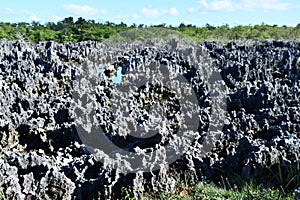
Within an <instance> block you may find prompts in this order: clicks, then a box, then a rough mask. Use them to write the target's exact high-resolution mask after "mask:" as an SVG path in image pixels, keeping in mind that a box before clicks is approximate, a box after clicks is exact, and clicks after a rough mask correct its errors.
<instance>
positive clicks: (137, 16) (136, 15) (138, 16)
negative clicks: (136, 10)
mask: <svg viewBox="0 0 300 200" xmlns="http://www.w3.org/2000/svg"><path fill="white" fill-rule="evenodd" d="M132 17H133V18H134V19H140V18H142V16H141V15H138V14H133V15H132Z"/></svg>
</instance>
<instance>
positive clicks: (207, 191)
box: [127, 182, 294, 200]
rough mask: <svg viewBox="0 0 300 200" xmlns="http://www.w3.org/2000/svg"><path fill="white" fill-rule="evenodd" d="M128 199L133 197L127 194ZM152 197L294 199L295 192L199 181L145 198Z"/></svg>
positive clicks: (171, 198) (185, 198)
mask: <svg viewBox="0 0 300 200" xmlns="http://www.w3.org/2000/svg"><path fill="white" fill-rule="evenodd" d="M127 199H133V198H130V197H129V196H127ZM150 199H169V200H175V199H178V200H179V199H180V200H189V199H191V200H192V199H207V200H211V199H212V200H219V199H220V200H221V199H270V200H273V199H286V200H288V199H290V200H292V199H294V194H292V193H289V194H283V193H282V192H281V191H280V190H278V189H265V188H263V187H262V186H261V185H255V184H253V183H248V184H246V185H245V186H244V187H243V188H241V189H238V188H237V187H236V186H234V187H233V188H231V189H229V190H228V189H225V188H222V187H218V186H216V185H213V184H208V183H203V182H201V183H199V184H197V185H196V186H194V187H192V188H178V189H177V190H175V191H174V194H173V195H164V194H161V195H155V196H152V195H151V196H146V197H144V200H150Z"/></svg>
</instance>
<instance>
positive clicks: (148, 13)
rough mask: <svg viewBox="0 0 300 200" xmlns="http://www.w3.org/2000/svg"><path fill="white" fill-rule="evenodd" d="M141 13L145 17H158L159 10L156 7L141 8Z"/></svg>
mask: <svg viewBox="0 0 300 200" xmlns="http://www.w3.org/2000/svg"><path fill="white" fill-rule="evenodd" d="M141 13H142V14H143V15H144V16H145V17H158V16H159V15H160V14H159V10H158V9H157V8H152V7H149V8H142V11H141Z"/></svg>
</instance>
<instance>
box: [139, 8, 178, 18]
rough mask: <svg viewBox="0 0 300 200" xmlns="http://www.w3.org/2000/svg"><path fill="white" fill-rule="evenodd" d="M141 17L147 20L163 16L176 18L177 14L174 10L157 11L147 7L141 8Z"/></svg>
mask: <svg viewBox="0 0 300 200" xmlns="http://www.w3.org/2000/svg"><path fill="white" fill-rule="evenodd" d="M141 15H142V16H144V17H148V18H156V17H160V16H163V15H171V16H177V15H179V12H178V11H177V9H176V8H169V9H161V10H159V9H157V8H152V7H151V6H149V7H147V8H142V10H141ZM139 16H140V15H139ZM140 17H141V16H140Z"/></svg>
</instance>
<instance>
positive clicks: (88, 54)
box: [0, 41, 300, 199]
mask: <svg viewBox="0 0 300 200" xmlns="http://www.w3.org/2000/svg"><path fill="white" fill-rule="evenodd" d="M172 42H173V43H174V41H172ZM172 42H170V43H168V42H152V43H149V44H123V45H120V46H107V45H105V44H101V43H97V42H92V41H87V42H82V43H76V44H74V43H68V44H58V43H55V42H41V43H38V44H30V43H27V42H23V41H14V42H10V41H3V42H1V43H0V77H1V78H0V81H1V82H0V99H1V101H0V104H1V106H0V109H1V112H0V133H1V134H0V177H1V179H0V186H1V187H2V188H4V189H5V194H6V196H8V197H10V198H14V199H27V198H32V199H93V198H108V199H117V198H121V197H120V196H119V194H120V193H121V188H122V187H123V186H124V187H129V188H132V191H133V193H134V195H135V197H137V198H139V197H141V196H142V195H143V193H145V192H148V191H151V192H162V191H165V192H168V191H172V189H174V187H175V185H176V182H177V181H178V180H180V178H182V177H183V176H184V175H183V174H189V176H190V177H191V179H193V180H194V181H198V180H201V179H202V178H203V177H205V178H206V179H209V180H212V181H216V182H217V181H219V180H220V178H221V177H222V176H229V177H230V176H234V175H236V174H241V175H242V177H243V178H246V179H255V180H258V181H260V182H265V181H266V180H265V179H266V177H268V176H269V175H270V174H269V171H268V169H274V168H278V165H279V166H280V167H281V168H282V169H283V171H284V170H290V169H291V168H296V167H297V166H298V165H297V164H298V163H299V160H298V158H299V155H300V140H299V133H300V107H299V98H300V90H299V88H300V80H299V79H300V44H299V43H291V42H281V41H273V42H256V43H254V42H253V43H234V42H230V43H228V44H227V45H225V46H222V47H220V46H217V44H216V43H214V42H205V43H204V44H202V45H190V46H176V48H175V49H172V48H173V47H174V44H172ZM201 52H206V53H207V54H208V55H209V56H207V57H205V59H203V58H202V57H203V55H204V54H202V53H201ZM201 55H202V57H201ZM205 55H206V54H205ZM199 56H200V57H201V58H199ZM199 60H200V61H201V62H202V64H203V66H206V68H204V69H203V68H201V69H200V68H197V66H193V64H194V63H195V61H197V62H196V63H199V62H200V61H199ZM198 61H199V62H198ZM139 62H144V63H146V62H147V63H150V64H149V65H147V66H151V63H154V64H156V65H167V66H175V68H176V69H178V72H179V73H181V74H182V75H183V76H184V77H185V78H186V80H187V81H188V82H189V83H190V84H191V85H192V87H193V91H194V92H195V94H196V97H197V100H198V104H199V110H198V112H199V118H200V120H199V127H198V133H195V139H194V141H193V144H192V145H191V146H190V147H187V149H188V150H187V151H186V152H183V153H182V152H181V153H182V156H181V157H180V159H178V160H177V161H176V162H174V163H172V164H170V167H164V168H161V170H156V171H154V172H151V173H142V172H138V173H129V174H123V173H122V172H120V171H118V170H116V169H115V168H112V167H110V166H109V165H107V164H106V163H102V162H101V161H100V160H99V159H98V158H97V155H95V154H92V153H91V152H90V151H89V150H88V147H87V146H86V145H85V144H84V143H82V140H81V136H79V135H78V130H77V129H78V127H76V123H75V121H76V119H75V117H76V115H74V112H76V110H74V108H75V107H76V106H78V105H85V104H86V103H87V102H85V99H86V97H80V98H77V99H75V100H74V98H73V97H74V96H73V95H74V94H76V90H74V84H75V83H76V78H77V77H79V76H86V77H87V78H88V77H90V75H89V74H88V73H87V72H90V71H89V70H88V69H90V68H95V67H96V68H97V67H98V66H103V68H102V69H104V71H103V72H99V73H102V75H101V76H100V78H99V80H95V83H97V84H98V85H99V87H97V89H98V90H97V93H95V94H94V95H95V96H96V97H97V98H94V99H95V100H94V102H92V103H94V104H93V105H98V107H97V109H95V110H96V112H98V113H97V115H95V116H97V119H96V120H95V121H93V122H92V121H89V120H90V118H88V117H87V118H86V119H82V120H86V121H85V124H86V125H91V124H93V123H95V122H96V123H99V124H100V125H101V127H102V128H103V130H104V133H105V134H106V136H107V137H110V139H111V140H112V141H114V142H115V143H116V144H118V146H120V147H121V148H124V149H127V150H129V151H133V150H134V149H135V148H136V147H139V148H142V149H143V148H149V149H150V150H151V148H155V144H158V145H164V143H163V142H162V141H161V138H164V135H163V134H162V135H161V137H154V138H152V140H147V142H146V143H145V142H144V141H143V140H142V139H134V138H131V137H130V135H129V133H128V131H127V132H126V129H124V130H125V131H124V130H123V132H122V131H121V132H120V131H119V132H118V131H116V130H118V124H115V126H112V125H111V115H110V113H109V110H107V109H108V108H109V107H110V106H111V95H112V94H113V92H114V87H115V84H116V83H114V82H113V81H112V79H111V77H114V76H116V73H117V71H118V68H119V67H121V71H122V74H123V75H124V76H126V74H130V73H128V72H132V70H134V69H135V68H134V67H135V66H134V64H137V63H139ZM203 62H205V63H206V65H204V63H203ZM100 71H101V70H100ZM217 72H220V74H221V77H222V79H223V81H224V83H225V90H224V91H216V92H219V93H226V96H227V102H226V108H227V110H226V113H225V114H226V116H225V117H224V121H217V122H215V123H219V124H220V126H221V127H222V129H221V136H218V137H215V138H214V137H212V138H211V139H212V141H211V142H212V143H213V144H214V148H213V149H209V151H208V152H205V155H204V156H203V149H201V148H202V147H203V146H202V144H203V140H205V139H207V138H206V136H207V135H209V134H208V133H209V131H210V130H209V129H208V126H209V124H210V123H212V122H210V121H209V119H210V117H211V116H212V115H213V113H212V112H211V110H210V106H211V99H210V94H211V93H212V91H210V90H209V88H208V87H207V85H206V81H205V77H203V76H204V74H205V75H206V74H212V73H217ZM130 75H132V76H137V77H138V73H136V75H135V74H134V73H131V74H130ZM92 78H93V77H92V76H91V79H92ZM147 89H150V91H148V90H147ZM88 95H90V94H88ZM147 95H148V96H147ZM146 97H147V98H146ZM136 99H137V100H139V101H140V104H132V107H133V108H135V109H136V110H138V108H140V107H142V108H143V109H145V110H147V107H148V106H149V105H150V104H152V103H153V102H157V101H160V99H164V100H166V101H167V102H168V104H167V106H166V107H167V108H168V109H167V111H166V112H167V114H168V116H169V118H168V120H170V121H172V120H173V121H172V122H173V123H170V126H169V127H167V129H168V130H170V132H174V131H175V130H176V129H177V128H178V126H179V125H178V124H180V118H176V116H177V115H176V112H178V109H179V108H178V106H180V105H178V104H176V93H174V92H173V91H169V90H168V89H164V88H162V87H160V88H159V87H157V86H151V87H149V88H140V91H138V94H137V98H136ZM137 102H138V101H137ZM220 112H222V111H221V110H220ZM83 114H84V113H83ZM146 121H147V113H145V115H143V118H139V121H138V122H137V123H139V124H143V123H146ZM120 126H121V125H120ZM118 134H120V135H119V136H118ZM120 136H121V137H120ZM122 138H125V139H124V140H123V139H122ZM164 139H166V141H167V139H168V138H167V137H166V138H164Z"/></svg>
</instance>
